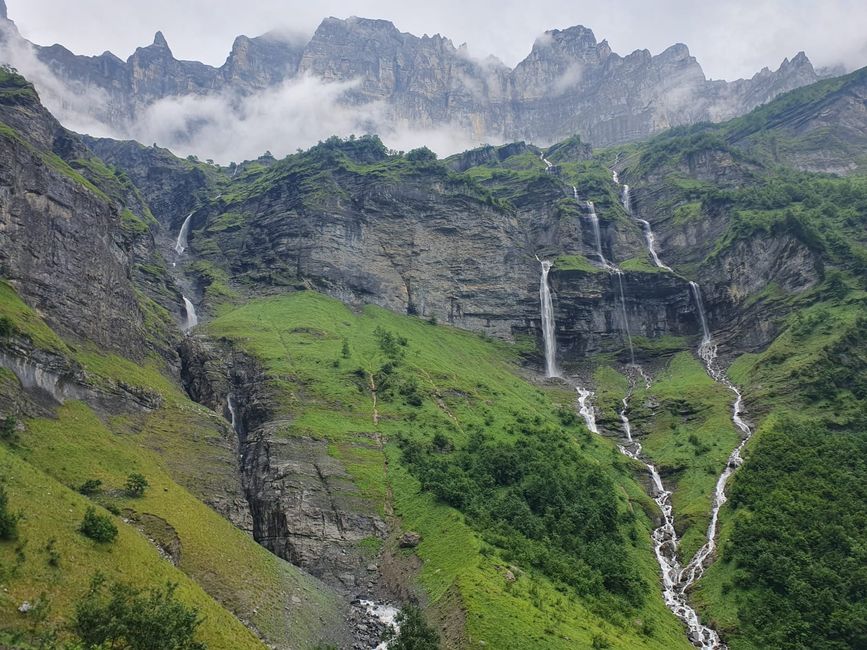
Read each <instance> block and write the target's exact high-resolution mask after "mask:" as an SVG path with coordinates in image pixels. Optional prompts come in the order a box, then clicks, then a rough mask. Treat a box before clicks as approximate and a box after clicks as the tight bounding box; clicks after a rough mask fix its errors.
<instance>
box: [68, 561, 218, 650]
mask: <svg viewBox="0 0 867 650" xmlns="http://www.w3.org/2000/svg"><path fill="white" fill-rule="evenodd" d="M176 588H177V585H174V584H167V585H166V586H165V587H161V588H157V589H151V590H149V591H147V592H142V591H140V590H139V589H137V588H135V587H133V586H132V585H128V584H125V583H120V582H118V583H114V584H111V585H108V586H107V585H106V581H105V578H104V577H103V576H101V575H99V574H97V575H96V576H94V578H93V580H92V581H91V584H90V589H89V590H88V592H87V594H86V595H85V596H84V598H82V599H81V600H80V601H79V603H78V605H76V607H75V615H74V619H73V629H74V631H75V633H76V634H77V635H78V636H79V637H80V638H81V640H82V641H83V642H84V643H85V644H86V645H87V646H88V647H90V648H112V649H118V650H121V649H122V650H206V646H205V644H204V643H202V642H201V641H197V640H196V638H195V636H196V630H197V628H198V627H199V625H200V624H201V622H202V620H201V618H200V617H199V613H198V610H196V609H195V608H192V607H188V606H186V605H184V604H183V603H181V602H180V601H178V600H177V598H176V597H175V590H176Z"/></svg>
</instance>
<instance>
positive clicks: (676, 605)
mask: <svg viewBox="0 0 867 650" xmlns="http://www.w3.org/2000/svg"><path fill="white" fill-rule="evenodd" d="M637 370H638V373H639V374H640V375H641V376H642V377H643V378H644V380H645V382H649V380H648V377H647V376H646V375H645V374H644V371H643V370H641V369H640V368H638V369H637ZM634 387H635V380H634V375H631V376H630V382H629V391H628V392H627V394H626V397H624V398H623V400H622V401H621V404H622V406H623V408H622V409H621V410H620V422H621V424H622V425H623V433H624V435H625V436H626V441H627V442H626V444H625V445H618V448H619V449H620V452H621V453H622V454H624V455H625V456H628V457H629V458H632V459H634V460H637V461H638V462H640V463H641V464H642V465H644V466H645V467H646V468H647V471H648V473H649V474H650V478H651V481H652V482H653V487H654V494H653V495H651V496H652V497H653V500H654V501H655V502H656V504H657V505H658V506H659V509H660V511H661V512H662V524H661V525H660V526H659V527H657V528H655V529H654V530H653V533H652V535H651V538H652V540H653V551H654V554H655V555H656V561H657V562H658V563H659V570H660V573H661V575H662V596H663V600H664V601H665V604H666V606H667V607H668V609H669V610H671V612H672V613H673V614H674V615H675V616H677V617H678V618H679V619H680V620H681V621H683V623H684V624H685V625H686V627H687V630H688V632H687V636H688V638H689V639H690V641H692V643H693V644H694V645H696V646H697V647H699V648H702V650H722V649H724V648H725V647H726V646H725V645H724V644H723V643H722V641H721V640H720V638H719V635H718V634H717V633H716V631H714V630H713V629H711V628H709V627H707V626H705V625H702V624H701V620H700V619H699V617H698V613H697V612H696V611H695V610H694V609H693V608H692V607H690V606H689V604H688V603H687V596H686V592H687V589H688V588H689V587H690V586H691V585H692V584H693V583H694V582H695V579H696V577H695V576H694V575H693V577H692V579H690V575H688V574H687V572H686V570H684V569H681V566H680V562H679V560H678V559H677V548H678V543H679V542H678V538H677V530H676V529H675V527H674V509H673V508H672V505H671V491H669V490H666V489H665V486H664V485H663V483H662V477H660V475H659V472H658V471H657V469H656V467H655V466H654V465H653V464H652V463H649V462H647V461H646V460H644V458H643V457H642V455H641V451H642V449H641V443H640V442H638V441H636V440H634V439H633V437H632V426H631V424H630V422H629V416H628V415H627V412H628V410H629V400H630V398H631V397H632V392H633V390H634ZM579 401H580V400H579ZM684 575H687V579H686V580H684Z"/></svg>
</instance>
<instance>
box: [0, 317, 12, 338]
mask: <svg viewBox="0 0 867 650" xmlns="http://www.w3.org/2000/svg"><path fill="white" fill-rule="evenodd" d="M14 333H15V325H14V324H13V323H12V321H11V320H9V317H8V316H0V336H2V337H6V336H12V335H13V334H14Z"/></svg>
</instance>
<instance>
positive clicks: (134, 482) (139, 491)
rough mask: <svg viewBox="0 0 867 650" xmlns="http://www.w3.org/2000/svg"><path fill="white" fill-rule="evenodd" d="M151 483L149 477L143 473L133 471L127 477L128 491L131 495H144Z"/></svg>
mask: <svg viewBox="0 0 867 650" xmlns="http://www.w3.org/2000/svg"><path fill="white" fill-rule="evenodd" d="M149 485H150V484H149V483H148V481H147V479H146V478H145V477H144V476H142V475H141V474H138V473H133V474H130V475H129V476H127V477H126V486H125V487H126V493H127V494H128V495H130V496H131V497H135V498H139V497H143V496H144V493H145V490H146V489H147V488H148V486H149Z"/></svg>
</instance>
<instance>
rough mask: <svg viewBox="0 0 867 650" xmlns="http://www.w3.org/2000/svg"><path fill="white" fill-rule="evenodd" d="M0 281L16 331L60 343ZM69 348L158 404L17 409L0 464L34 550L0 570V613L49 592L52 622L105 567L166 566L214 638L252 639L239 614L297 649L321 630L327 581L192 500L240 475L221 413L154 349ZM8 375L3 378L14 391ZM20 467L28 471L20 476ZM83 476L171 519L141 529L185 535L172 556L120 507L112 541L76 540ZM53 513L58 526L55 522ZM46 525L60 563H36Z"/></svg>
mask: <svg viewBox="0 0 867 650" xmlns="http://www.w3.org/2000/svg"><path fill="white" fill-rule="evenodd" d="M0 291H2V293H0V298H2V300H0V314H2V315H6V316H7V317H8V318H9V319H10V321H11V322H12V323H13V324H14V326H15V327H16V328H17V330H18V331H19V332H23V333H25V334H27V335H28V336H30V337H31V338H32V339H33V341H34V343H37V344H39V345H40V346H41V347H46V348H50V349H53V350H58V351H62V352H67V353H68V351H69V348H67V347H66V345H65V344H64V343H63V342H62V341H61V340H60V339H59V338H58V337H56V336H55V335H54V334H53V332H52V331H51V330H50V329H49V328H48V327H47V326H46V325H45V324H44V323H43V322H42V321H41V319H39V317H38V315H36V314H35V313H34V312H33V311H32V310H29V309H28V308H27V307H26V306H25V305H24V304H23V303H22V302H21V301H20V300H19V299H18V298H17V296H16V295H15V294H14V292H13V291H12V289H11V288H10V287H8V285H5V284H0ZM74 357H75V358H76V360H77V361H79V362H80V363H81V364H82V365H83V366H84V367H85V368H86V370H87V371H88V374H89V376H90V377H91V378H92V379H93V380H94V381H95V382H96V383H97V384H99V383H107V382H118V381H123V382H125V383H127V384H129V385H132V386H137V387H140V388H144V389H146V390H148V391H150V392H151V393H154V394H159V395H160V396H161V397H162V403H163V406H162V407H161V408H160V409H158V410H156V411H153V412H137V411H131V412H128V413H126V414H114V415H113V416H112V417H111V418H109V419H107V420H103V419H100V418H99V417H98V416H97V415H96V414H95V413H94V412H93V411H92V410H91V409H89V408H88V407H87V406H86V405H84V404H82V403H75V402H71V403H67V404H66V405H64V406H62V407H60V408H59V410H58V412H57V417H56V418H53V419H36V420H31V421H27V422H26V423H25V425H26V428H25V430H24V431H23V433H21V435H20V436H19V441H18V442H17V443H16V444H15V445H14V446H7V447H5V448H3V449H2V453H3V458H4V469H3V471H0V477H2V479H3V480H5V483H6V487H7V489H8V491H9V493H10V499H11V502H12V504H13V508H16V509H17V508H22V509H23V510H24V511H25V512H26V514H27V520H26V521H25V522H24V523H22V539H26V540H27V549H30V552H28V553H27V557H28V560H27V562H28V563H27V564H25V565H24V566H23V567H19V568H18V569H17V570H15V573H14V575H13V576H9V577H7V578H6V580H5V581H4V585H5V586H7V587H8V588H9V593H10V594H15V597H14V598H9V599H7V600H4V601H3V603H2V604H0V619H2V620H4V621H8V624H9V626H10V627H16V626H23V625H25V624H26V622H27V621H26V620H24V619H23V617H20V616H19V615H18V614H17V613H16V612H15V608H17V606H18V604H20V602H18V600H19V597H20V600H23V599H25V598H30V599H33V598H35V597H38V596H39V593H40V592H41V591H45V592H46V594H47V595H48V597H49V599H50V600H51V602H52V608H51V616H50V622H51V623H52V624H57V623H58V622H59V621H61V620H62V619H64V618H65V617H67V616H68V614H69V613H70V611H71V610H70V608H71V607H72V605H73V603H74V601H75V598H76V597H77V595H78V594H79V593H83V591H84V589H85V588H86V585H87V582H88V580H89V578H90V576H91V575H92V574H93V573H94V572H95V571H96V570H102V571H105V572H109V573H111V574H113V575H118V576H125V577H126V579H130V580H134V581H137V582H141V583H143V584H154V581H156V582H160V581H163V580H165V579H169V578H170V579H172V580H173V581H180V582H181V584H182V585H183V586H184V589H183V592H184V593H185V594H189V598H190V600H191V602H193V603H195V604H196V605H197V606H199V607H200V608H202V611H203V613H205V614H206V616H207V618H206V621H205V624H204V625H203V638H205V639H206V640H208V642H209V644H210V645H209V647H211V648H212V649H218V648H226V649H228V648H246V647H262V645H261V643H260V642H259V641H258V640H257V639H256V638H255V637H254V636H253V635H252V634H251V633H250V632H249V631H248V630H247V629H246V628H244V626H243V625H242V624H241V623H240V621H239V620H238V618H236V616H237V617H240V618H241V619H243V620H245V621H249V622H250V623H251V624H252V625H253V626H255V629H257V630H259V631H260V632H261V633H262V634H263V635H264V636H265V638H266V639H268V640H269V641H270V642H273V643H280V644H289V645H291V646H292V647H302V648H303V647H313V646H314V645H315V644H317V643H318V642H320V641H321V640H322V635H323V632H322V630H323V629H324V626H323V620H335V619H336V618H338V617H339V616H340V615H339V614H338V611H339V605H338V603H337V600H336V599H335V598H334V597H333V596H331V595H329V593H330V592H329V591H328V590H327V589H326V588H324V586H323V585H321V584H320V583H318V582H317V581H315V580H312V579H311V578H309V577H307V576H305V575H304V574H302V573H301V572H300V571H298V570H297V569H296V568H295V567H293V566H292V565H290V564H289V563H287V562H284V561H283V560H280V559H279V558H277V557H275V556H273V555H272V554H270V553H269V552H267V551H266V550H265V549H263V548H262V547H260V546H259V545H258V544H256V543H255V542H254V541H253V540H252V538H251V537H250V536H249V535H248V534H246V533H244V532H242V531H240V530H238V529H237V528H235V527H234V526H233V525H232V524H230V523H229V522H228V521H227V520H225V519H224V518H223V517H222V516H220V515H219V514H218V513H217V512H215V511H214V510H212V509H211V508H209V507H208V506H206V505H205V504H204V503H203V502H202V500H201V499H204V498H207V497H209V496H214V495H216V496H219V495H221V494H224V493H225V491H226V490H227V489H228V488H231V487H233V486H234V485H235V483H236V481H237V476H236V474H235V469H234V462H235V461H234V452H233V451H232V449H231V445H229V444H228V442H227V441H226V437H225V436H226V432H227V426H226V423H225V422H224V421H223V419H222V418H220V417H219V416H217V415H216V414H214V413H212V412H210V411H209V410H207V409H205V408H203V407H201V406H199V405H197V404H194V403H192V402H190V401H189V400H188V399H187V398H186V397H185V395H184V394H183V393H182V392H181V391H180V389H179V388H178V387H177V386H175V385H174V384H173V383H172V382H171V381H170V380H169V379H167V378H166V377H165V376H164V375H162V374H161V373H160V368H159V365H158V364H157V362H156V361H155V360H151V361H148V362H146V363H145V364H143V365H141V366H139V365H136V364H134V363H132V362H130V361H128V360H126V359H123V358H120V357H117V356H113V355H104V354H100V353H99V352H98V351H95V350H92V349H86V348H82V349H79V350H78V351H77V352H76V353H75V354H74ZM14 383H17V382H14V380H13V387H12V389H13V390H17V388H15V387H14ZM13 469H14V471H13ZM135 471H137V472H141V473H142V474H144V475H145V476H146V478H147V479H148V481H149V482H150V484H151V488H150V489H149V490H148V492H147V494H146V495H145V497H144V498H142V499H128V498H126V497H125V496H124V494H123V491H122V486H123V483H124V481H125V479H126V476H127V475H128V474H129V473H131V472H135ZM25 476H27V477H30V478H29V479H28V480H29V481H30V482H28V483H23V482H22V481H23V478H24V477H25ZM89 478H98V479H100V480H102V482H103V487H104V492H103V493H102V494H101V495H98V496H97V497H94V499H95V500H96V501H98V502H100V503H102V504H104V505H112V506H114V507H117V508H119V509H121V510H125V509H130V510H133V511H135V512H137V513H147V514H149V515H153V516H155V517H159V518H160V519H162V520H164V521H165V522H167V524H168V526H169V528H166V529H165V530H149V531H148V532H149V534H151V535H152V536H153V537H154V538H156V539H160V540H161V541H168V540H165V538H166V537H168V538H171V537H173V536H175V535H176V536H177V539H178V540H179V542H180V546H181V560H180V564H179V566H178V567H177V569H175V568H173V567H172V566H171V565H170V564H169V563H168V562H166V561H165V560H161V559H160V558H159V556H158V555H157V552H156V549H155V548H154V547H153V546H152V545H151V544H149V543H148V542H147V541H146V540H145V539H144V537H143V536H142V535H141V534H140V533H139V532H137V531H136V530H135V529H134V528H133V527H132V526H127V525H123V524H121V523H120V522H119V520H118V522H117V523H118V524H119V527H120V529H121V536H120V538H119V541H118V542H117V543H116V544H115V545H111V546H109V547H107V548H106V549H103V550H102V551H100V552H98V553H95V552H90V551H88V552H87V553H84V552H82V551H81V548H85V549H89V548H91V547H92V546H93V545H92V544H90V543H89V541H88V540H86V539H85V538H83V537H82V536H81V535H80V534H79V533H77V532H76V530H75V529H76V527H77V524H78V521H80V519H81V511H82V510H83V504H84V503H85V501H86V500H85V499H84V497H81V496H79V495H77V493H75V492H74V491H73V490H71V489H70V488H72V489H74V488H75V487H77V486H78V485H80V484H81V483H82V482H84V480H86V479H89ZM49 493H52V494H57V493H62V495H63V499H64V500H65V502H68V503H70V504H72V505H74V507H73V508H72V512H71V513H65V514H64V516H63V517H59V518H58V516H57V515H56V503H55V501H54V500H53V499H50V498H44V495H47V494H49ZM35 495H42V497H41V498H36V496H35ZM67 514H68V516H66V515H67ZM55 520H57V521H58V522H63V523H62V525H53V524H52V522H53V521H55ZM52 527H53V530H52ZM46 531H49V532H50V534H49V533H48V532H46ZM49 537H54V538H56V540H57V542H56V547H57V549H58V550H59V551H60V553H61V557H62V561H61V569H59V570H54V569H52V570H51V571H48V570H47V569H46V570H42V569H39V570H37V567H47V565H46V564H45V554H44V552H42V549H43V548H44V545H45V544H46V543H47V540H48V538H49ZM130 540H132V541H130ZM137 540H138V541H137ZM15 547H16V544H15V543H4V544H0V557H3V561H2V563H0V565H2V566H4V567H5V566H10V567H11V566H13V565H15V562H14V561H13V559H12V558H14V557H15V555H16V551H15ZM37 550H39V554H38V555H37V554H36V551H37ZM31 553H32V555H33V557H32V558H31V557H30V554H31ZM72 558H75V559H74V560H73V559H72ZM153 566H156V567H157V568H155V569H152V568H151V567H153ZM130 567H133V568H130ZM148 576H152V577H153V578H152V579H151V578H148ZM206 594H207V595H206ZM293 596H297V597H299V598H300V599H301V600H302V603H301V604H300V605H298V606H294V605H293V606H292V607H293V611H292V612H291V621H292V625H291V626H287V624H286V623H287V610H286V607H287V603H288V602H289V601H290V599H292V597H293ZM214 599H215V600H214ZM218 603H219V604H218ZM221 605H222V607H221ZM227 610H228V611H227ZM229 612H232V613H229ZM232 614H235V616H233V615H232ZM4 627H6V625H4Z"/></svg>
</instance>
